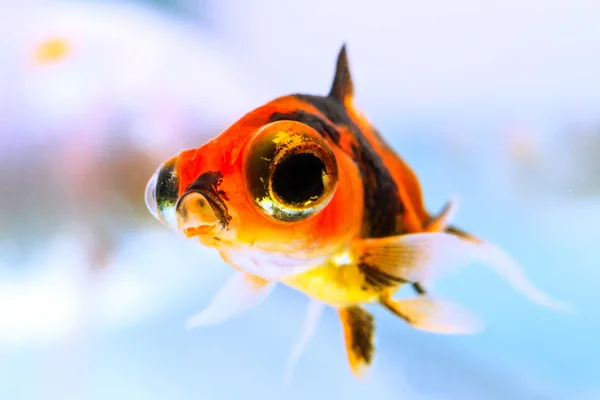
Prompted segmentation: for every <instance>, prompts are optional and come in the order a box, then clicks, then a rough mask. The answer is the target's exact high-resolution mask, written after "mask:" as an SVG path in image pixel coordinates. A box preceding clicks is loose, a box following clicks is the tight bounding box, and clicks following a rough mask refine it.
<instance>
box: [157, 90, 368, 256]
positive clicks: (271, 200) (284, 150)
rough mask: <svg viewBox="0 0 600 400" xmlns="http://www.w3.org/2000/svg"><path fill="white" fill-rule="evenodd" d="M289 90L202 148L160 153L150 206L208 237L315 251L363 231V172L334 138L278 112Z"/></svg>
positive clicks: (207, 241)
mask: <svg viewBox="0 0 600 400" xmlns="http://www.w3.org/2000/svg"><path fill="white" fill-rule="evenodd" d="M294 107H295V104H294V99H293V98H291V97H287V98H280V99H276V100H274V101H272V102H270V103H267V104H266V105H264V106H263V107H260V108H258V109H256V110H254V111H253V112H251V113H249V114H247V115H246V116H244V117H243V118H241V119H240V120H239V121H237V122H236V123H235V124H233V125H232V126H231V127H230V128H228V129H227V130H225V131H224V132H222V133H221V134H220V135H218V136H217V137H215V138H214V139H212V140H211V141H209V142H207V143H206V144H204V145H202V146H201V147H199V148H196V149H189V150H184V151H182V152H180V153H179V154H178V155H176V156H174V157H173V158H171V159H169V160H167V161H166V162H165V163H163V164H162V165H161V166H160V167H159V168H158V169H157V171H156V172H155V174H154V175H153V176H152V178H151V179H150V181H149V182H148V185H147V188H146V204H147V206H148V208H149V210H150V212H151V213H152V214H153V215H154V216H155V217H156V218H157V219H158V220H159V221H161V222H162V223H164V224H165V225H167V226H168V227H169V228H171V229H173V230H176V231H178V232H180V233H182V234H184V235H185V236H186V237H189V238H198V239H199V240H200V242H201V243H202V244H204V245H207V246H210V247H216V248H219V249H226V248H239V247H244V248H246V249H247V248H254V249H260V250H261V251H263V252H271V253H294V254H304V255H306V256H307V257H316V256H322V255H324V254H327V253H328V252H332V251H333V249H338V248H340V246H343V245H344V244H345V243H347V242H348V241H349V238H350V237H352V236H353V235H355V234H356V233H357V232H358V229H359V227H360V221H361V217H362V214H361V213H362V191H361V187H362V186H361V183H360V178H359V177H360V174H359V171H358V169H357V167H356V165H355V164H354V163H353V161H352V159H351V158H350V157H349V156H348V155H347V154H346V153H344V152H343V151H341V150H340V149H339V148H338V147H337V146H336V145H335V143H333V142H332V141H331V140H329V138H327V137H324V136H323V135H322V134H321V133H319V132H317V131H316V130H315V129H313V128H312V127H311V126H309V125H307V124H304V123H302V122H298V121H291V120H278V121H274V122H271V121H272V118H271V116H272V115H274V114H277V113H278V112H290V110H292V109H294Z"/></svg>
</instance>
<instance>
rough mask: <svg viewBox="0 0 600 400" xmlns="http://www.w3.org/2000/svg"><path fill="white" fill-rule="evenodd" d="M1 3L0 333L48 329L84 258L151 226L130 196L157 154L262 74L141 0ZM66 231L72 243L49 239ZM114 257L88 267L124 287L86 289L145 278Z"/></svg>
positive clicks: (58, 325) (202, 135)
mask: <svg viewBox="0 0 600 400" xmlns="http://www.w3.org/2000/svg"><path fill="white" fill-rule="evenodd" d="M0 15H1V16H0V19H1V24H0V34H1V37H2V38H3V39H2V40H1V41H0V61H1V62H2V69H1V71H2V72H1V76H0V88H1V89H2V90H1V92H2V96H1V97H0V123H1V125H0V135H1V136H0V138H1V143H2V146H0V157H1V158H0V160H2V162H1V163H0V169H1V171H2V174H1V177H0V185H1V186H2V187H3V189H4V190H3V193H4V194H3V196H2V198H1V200H0V207H1V214H2V228H3V229H2V231H1V232H0V238H1V239H2V242H0V247H2V249H3V251H2V254H3V256H4V257H3V258H5V260H3V261H4V264H5V265H4V266H3V267H2V273H3V276H4V279H3V280H2V287H3V288H4V290H2V291H1V292H0V299H1V300H0V304H21V305H22V308H21V307H17V308H12V309H8V308H4V307H3V309H2V311H0V326H1V327H3V329H0V331H1V332H2V333H0V340H8V339H11V340H12V339H14V338H19V340H21V341H25V340H27V339H28V338H31V339H32V340H33V339H36V340H42V339H43V338H44V335H45V334H46V333H47V334H48V335H50V336H49V337H51V338H53V339H57V338H60V337H61V336H60V335H56V334H54V333H56V332H57V331H58V332H62V333H63V334H64V333H65V332H66V330H67V327H72V325H73V323H74V322H76V321H78V320H80V319H81V316H82V314H81V312H86V310H83V311H82V310H79V311H77V310H75V309H72V308H73V307H79V308H81V307H82V305H81V304H80V303H81V300H82V298H83V297H84V296H85V295H86V291H87V290H90V289H89V288H88V287H87V286H85V285H83V282H87V281H86V280H85V277H86V276H87V275H86V274H87V273H88V272H89V271H88V268H104V267H108V266H110V264H111V263H114V261H113V260H112V259H111V257H112V256H113V254H114V251H116V250H119V249H120V246H121V244H122V243H123V241H122V239H123V234H124V232H123V231H124V230H125V232H127V231H130V230H134V231H135V230H138V229H140V228H141V227H142V226H145V227H147V228H148V229H152V228H161V226H158V224H155V222H154V221H153V220H152V218H151V216H150V215H149V213H148V212H147V210H146V209H145V206H144V201H143V188H144V186H145V184H146V182H147V180H148V179H149V177H150V175H151V174H152V173H153V172H154V170H155V169H156V168H157V167H158V165H159V164H160V163H161V162H162V161H164V160H165V159H166V158H168V157H170V156H172V155H174V154H176V153H177V152H178V151H179V150H181V149H183V148H185V147H196V146H198V145H199V144H201V143H202V142H204V141H206V140H207V139H208V138H210V137H212V136H214V135H216V134H217V133H218V132H219V131H220V130H222V129H223V128H225V127H226V126H227V124H229V123H230V122H231V121H232V120H233V119H234V118H236V117H237V116H239V115H241V113H243V112H245V111H246V110H247V109H248V108H249V107H251V106H253V105H254V102H255V99H256V97H257V96H259V95H260V92H261V87H260V86H258V85H256V86H255V87H253V83H254V82H256V79H254V78H253V77H252V76H251V75H249V74H247V73H246V72H245V71H244V69H243V68H240V63H239V61H236V59H235V57H233V56H232V54H233V53H232V52H227V51H223V49H224V45H223V44H222V43H220V42H219V40H218V38H215V37H214V35H212V34H211V33H210V32H207V31H205V30H203V29H202V27H201V26H197V25H196V24H194V23H193V21H187V20H184V19H183V18H179V19H177V18H176V17H172V16H168V15H163V14H162V13H160V12H158V11H156V10H152V9H150V8H148V7H144V6H143V5H136V4H131V3H130V4H127V3H117V2H57V1H39V2H22V3H14V4H12V5H7V4H6V3H4V4H3V5H2V12H1V13H0ZM148 222H149V223H148ZM65 235H66V236H67V237H70V238H71V242H70V243H71V244H70V246H72V251H66V250H64V249H63V250H62V252H61V251H60V250H55V249H54V245H53V244H55V243H56V240H58V238H60V237H63V236H65ZM65 240H66V239H63V240H62V242H65ZM73 240H75V241H73ZM62 242H61V243H62ZM65 245H66V244H65ZM59 248H60V246H59ZM45 249H48V250H47V251H48V252H46V250H45ZM55 251H59V253H58V254H63V256H64V255H69V257H63V258H61V256H53V254H54V253H53V252H55ZM121 251H125V250H121ZM53 257H58V258H57V259H56V260H55V261H52V260H53ZM23 258H25V260H24V262H22V263H20V264H19V265H11V262H15V263H17V262H18V261H23ZM138 262H139V261H138ZM29 266H30V267H29ZM114 270H115V272H114V273H110V275H109V277H106V278H101V279H109V282H110V283H109V284H107V286H109V287H112V286H114V287H119V286H123V285H125V286H124V287H125V288H126V289H123V290H122V291H121V292H122V293H121V294H119V292H114V291H111V292H110V293H104V292H103V291H99V292H98V293H94V294H93V296H92V297H95V296H98V297H99V298H100V300H99V301H101V302H103V301H111V300H107V299H104V296H109V297H110V296H113V297H114V296H120V295H123V296H125V297H124V298H123V299H120V298H118V297H117V298H116V299H114V302H118V301H120V300H123V301H128V299H127V298H126V296H130V295H132V293H137V292H140V291H147V290H146V289H147V288H145V287H143V285H144V284H143V283H136V280H135V279H132V280H131V281H127V280H125V281H123V279H124V278H123V277H121V275H122V274H123V273H130V271H128V269H127V268H114ZM23 271H26V273H23ZM123 271H125V272H123ZM104 273H105V272H102V274H104ZM106 273H108V272H106ZM23 275H24V276H23ZM113 275H115V276H114V278H113ZM13 278H14V279H16V281H12V279H13ZM88 278H89V277H88ZM138 278H139V277H138ZM73 279H75V280H73ZM82 279H83V281H82ZM90 279H91V278H90ZM181 279H182V280H185V278H183V277H182V278H181ZM21 281H22V282H21ZM90 282H93V281H90ZM90 284H93V283H90ZM127 285H129V286H127ZM138 286H142V287H141V288H138ZM115 290H117V289H115ZM139 296H143V299H142V300H139V301H140V302H142V303H143V302H146V303H149V300H148V299H150V298H151V297H152V293H145V294H144V293H142V294H139ZM40 305H43V307H41V306H40ZM149 307H150V305H149V304H146V309H149ZM115 310H116V309H113V311H115ZM138 311H140V310H138ZM77 312H79V314H76V313H77ZM138 314H139V312H138ZM129 315H133V314H129ZM108 321H112V320H111V319H108ZM113 322H114V321H113ZM107 323H108V322H107ZM51 334H52V335H51Z"/></svg>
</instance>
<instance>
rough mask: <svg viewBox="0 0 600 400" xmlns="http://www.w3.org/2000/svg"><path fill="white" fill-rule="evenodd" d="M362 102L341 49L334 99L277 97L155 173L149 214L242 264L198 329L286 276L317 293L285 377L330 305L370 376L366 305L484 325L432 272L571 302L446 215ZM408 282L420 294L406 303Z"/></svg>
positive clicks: (425, 321)
mask: <svg viewBox="0 0 600 400" xmlns="http://www.w3.org/2000/svg"><path fill="white" fill-rule="evenodd" d="M353 97H354V87H353V83H352V78H351V76H350V71H349V66H348V59H347V55H346V48H345V45H344V46H343V47H342V49H341V51H340V53H339V56H338V60H337V68H336V72H335V77H334V80H333V85H332V86H331V90H330V92H329V94H328V95H327V96H324V97H323V96H313V95H305V94H295V95H289V96H283V97H280V98H277V99H275V100H273V101H270V102H269V103H267V104H265V105H263V106H261V107H259V108H257V109H255V110H253V111H251V112H249V113H248V114H246V115H244V116H243V117H242V118H241V119H240V120H238V121H237V122H235V123H234V124H233V125H232V126H230V127H229V128H228V129H226V130H225V131H224V132H223V133H221V134H220V135H219V136H217V137H216V138H214V139H212V140H211V141H209V142H208V143H206V144H204V145H202V146H201V147H199V148H197V149H191V150H184V151H182V152H180V153H179V154H178V155H177V156H175V157H173V158H171V159H170V160H168V161H166V162H165V163H164V164H162V165H161V166H160V167H159V168H158V170H157V171H156V173H155V174H154V176H153V177H152V179H151V180H150V181H149V183H148V186H147V189H146V203H147V206H148V208H149V210H150V211H151V212H152V214H153V215H154V216H155V217H156V218H157V219H158V220H160V221H161V222H162V223H164V224H165V225H167V226H168V227H170V228H171V229H173V230H175V231H178V232H180V233H182V234H184V235H185V236H186V237H188V238H194V239H197V240H198V241H199V242H200V243H202V244H203V245H205V246H208V247H212V248H215V249H216V250H217V251H218V252H219V253H220V254H221V256H222V258H223V260H225V262H227V263H228V264H229V265H231V266H232V267H233V268H235V269H236V270H237V272H236V273H235V274H234V275H233V277H232V278H231V279H230V280H229V281H228V282H227V283H226V284H225V286H224V287H223V288H222V289H221V290H220V291H219V292H218V293H217V294H216V296H215V298H214V299H213V300H212V302H211V303H210V304H209V305H208V307H207V308H206V309H205V310H204V311H202V312H200V313H199V314H197V315H195V316H194V317H191V318H190V319H189V320H188V321H187V326H188V327H190V328H191V327H194V326H201V325H203V326H206V325H211V324H215V323H218V322H221V321H224V320H226V319H228V318H230V317H232V316H234V315H237V314H240V313H242V312H244V311H247V310H249V309H251V308H253V307H255V306H257V305H258V304H260V303H261V302H262V301H263V300H264V299H265V298H266V297H267V296H268V295H269V293H270V292H271V290H272V289H273V287H274V286H275V284H276V283H282V284H284V285H287V286H289V287H292V288H294V289H296V290H299V291H300V292H303V293H305V294H306V295H307V296H308V297H310V298H311V301H310V303H309V306H308V312H307V316H306V321H305V325H304V328H303V330H302V334H301V337H300V339H299V341H298V343H297V345H296V347H295V348H294V350H293V352H292V354H291V356H290V358H289V360H288V366H287V370H286V371H287V372H286V374H287V378H288V379H289V377H290V374H291V371H292V368H293V367H294V365H295V363H296V361H297V359H298V357H299V356H300V354H301V353H302V351H303V350H304V348H305V346H306V345H307V343H308V340H309V339H310V337H311V335H312V334H313V332H314V330H315V327H316V325H317V322H318V320H319V317H320V315H321V311H322V309H323V307H324V306H329V307H333V308H335V309H336V310H337V311H338V314H339V318H340V320H341V324H342V328H343V333H344V338H345V344H346V350H347V355H348V361H349V363H350V367H351V369H352V371H353V372H354V373H355V374H356V375H359V376H360V374H361V371H363V370H364V368H365V367H367V366H369V365H370V364H371V362H372V360H373V356H374V346H373V333H374V327H375V325H374V320H373V317H372V315H371V314H370V313H369V312H368V311H367V310H366V309H365V308H364V307H363V305H364V304H369V303H378V304H381V305H383V306H384V307H385V308H387V309H388V310H389V311H391V312H392V313H393V314H394V315H396V316H397V317H399V318H401V319H403V320H404V321H406V322H407V323H408V324H410V325H412V326H413V327H415V328H417V329H421V330H425V331H430V332H437V333H446V334H459V333H473V332H476V331H478V330H479V329H480V328H481V324H480V322H479V320H478V319H477V318H475V317H472V316H471V315H470V314H469V313H467V312H466V311H463V310H461V309H460V308H459V307H458V306H455V305H452V303H450V302H448V301H444V300H441V299H436V298H434V297H432V296H431V295H430V294H429V292H428V289H427V288H428V285H429V284H430V283H431V281H432V279H434V278H437V277H439V276H441V275H443V274H444V273H445V272H448V271H449V270H451V269H453V268H455V267H458V266H462V265H465V264H470V263H473V262H479V263H486V264H489V265H490V266H491V267H493V268H495V270H496V271H497V272H499V273H500V274H502V275H503V276H505V277H506V278H507V279H508V280H509V282H511V283H512V284H513V285H514V286H515V287H516V288H517V289H520V290H521V291H522V292H523V293H525V294H526V295H528V296H529V297H530V298H531V299H532V300H534V301H536V302H538V303H540V304H543V305H546V306H550V307H554V308H564V307H567V306H566V305H565V304H562V303H559V302H556V301H554V300H552V299H550V298H549V297H548V296H547V295H545V294H544V293H543V292H542V291H540V290H539V289H537V288H536V287H534V286H533V285H532V284H530V283H529V282H528V280H527V279H526V277H525V276H524V275H523V273H522V272H521V270H520V268H519V267H518V266H517V265H516V264H515V262H514V261H513V260H512V259H511V258H510V257H509V256H507V255H505V254H504V253H503V252H502V251H501V250H500V249H499V248H497V247H495V246H493V245H491V244H489V243H486V242H484V241H482V240H479V239H477V238H475V237H473V236H471V235H469V234H467V233H465V232H463V231H461V230H459V229H457V228H455V227H454V226H452V225H451V223H452V219H453V217H454V214H455V212H456V201H455V200H454V199H452V200H450V201H449V202H448V203H447V205H446V206H445V207H444V208H443V210H442V211H441V212H440V213H439V214H437V215H432V214H430V213H429V212H427V211H426V210H425V206H424V203H423V197H422V194H421V189H420V186H419V182H418V180H417V178H416V176H415V174H414V173H413V171H412V170H411V169H410V167H409V166H408V165H407V164H406V163H405V162H404V161H403V160H402V159H401V158H400V157H399V156H398V155H396V154H395V153H394V152H393V151H392V149H391V148H390V147H388V145H387V144H386V143H385V141H384V140H383V138H382V137H381V136H380V134H379V133H378V131H377V130H376V129H375V128H374V127H373V125H371V124H370V123H369V121H368V120H367V119H366V118H365V116H363V115H362V114H361V113H360V112H359V111H358V110H357V109H356V108H355V107H354V104H353ZM406 284H408V285H412V287H413V288H414V289H415V291H416V294H415V296H414V297H412V298H408V299H402V300H400V299H395V298H394V297H393V296H394V295H395V293H396V292H397V291H398V289H400V288H401V287H402V286H403V285H406Z"/></svg>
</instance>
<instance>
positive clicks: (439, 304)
mask: <svg viewBox="0 0 600 400" xmlns="http://www.w3.org/2000/svg"><path fill="white" fill-rule="evenodd" d="M380 302H381V304H382V305H384V306H385V307H386V308H387V309H388V310H390V311H391V312H393V313H394V314H396V315H397V316H398V317H400V318H402V319H403V320H405V321H406V322H408V323H409V324H410V325H412V326H413V327H415V328H416V329H419V330H422V331H427V332H432V333H442V334H455V335H456V334H470V333H476V332H479V331H481V330H482V329H483V323H482V322H481V321H480V320H479V318H477V317H475V316H474V315H472V314H470V313H469V312H468V311H466V310H463V309H462V308H461V307H459V306H458V305H455V304H453V303H451V302H449V301H444V300H440V299H433V298H431V297H429V296H418V297H415V298H412V299H406V300H394V299H392V298H390V297H383V298H382V299H381V300H380Z"/></svg>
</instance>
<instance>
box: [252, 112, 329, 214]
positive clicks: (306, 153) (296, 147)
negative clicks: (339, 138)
mask: <svg viewBox="0 0 600 400" xmlns="http://www.w3.org/2000/svg"><path fill="white" fill-rule="evenodd" d="M244 174H245V183H246V187H247V190H248V192H249V194H250V196H251V197H252V200H253V201H254V203H255V204H256V205H257V206H258V208H259V209H260V210H261V211H262V212H263V213H264V214H266V215H267V216H269V217H271V218H273V219H275V220H278V221H282V222H295V221H301V220H305V219H307V218H310V217H311V216H313V215H315V214H317V213H318V212H319V211H321V210H322V209H323V208H324V207H325V206H326V205H327V204H328V203H329V201H330V200H331V198H332V197H333V194H334V192H335V189H336V187H337V179H338V170H337V162H336V159H335V155H334V154H333V151H332V150H331V147H330V146H329V144H328V143H327V142H326V141H325V139H323V137H322V136H321V135H320V134H319V133H318V132H317V131H315V130H314V129H313V128H311V127H309V126H308V125H305V124H302V123H300V122H296V121H277V122H273V123H271V124H269V125H266V126H265V127H264V128H262V129H261V130H260V131H259V132H258V133H257V134H256V135H255V137H254V138H253V139H252V142H251V143H250V145H249V150H248V151H247V152H246V154H245V160H244Z"/></svg>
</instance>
